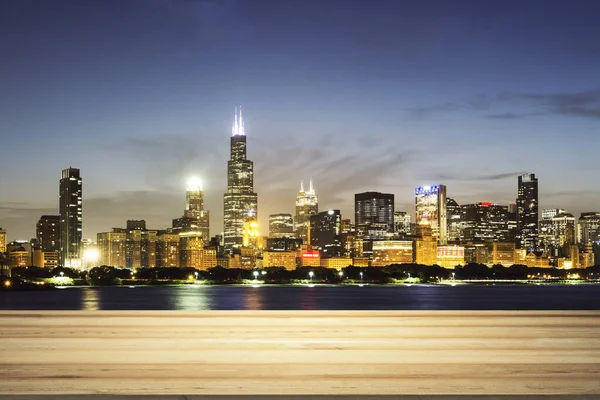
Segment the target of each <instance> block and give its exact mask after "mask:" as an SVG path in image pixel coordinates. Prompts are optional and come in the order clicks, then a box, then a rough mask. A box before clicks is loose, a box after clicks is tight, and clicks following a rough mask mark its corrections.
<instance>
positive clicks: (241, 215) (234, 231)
mask: <svg viewBox="0 0 600 400" xmlns="http://www.w3.org/2000/svg"><path fill="white" fill-rule="evenodd" d="M253 174H254V164H253V163H252V161H250V160H248V159H246V133H245V131H244V122H243V120H242V111H241V109H240V112H239V116H238V113H237V109H236V114H235V120H234V123H233V129H232V136H231V155H230V160H229V161H228V162H227V193H225V195H224V201H223V211H224V215H223V225H224V234H223V237H224V242H225V247H227V248H232V247H238V246H241V245H242V243H243V236H244V227H245V224H246V222H248V221H249V220H252V219H254V220H256V219H257V206H258V195H257V194H256V193H255V192H254V176H253Z"/></svg>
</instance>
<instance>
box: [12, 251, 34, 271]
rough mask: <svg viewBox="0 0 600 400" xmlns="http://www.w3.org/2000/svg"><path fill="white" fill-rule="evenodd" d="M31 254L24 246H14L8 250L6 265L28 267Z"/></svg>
mask: <svg viewBox="0 0 600 400" xmlns="http://www.w3.org/2000/svg"><path fill="white" fill-rule="evenodd" d="M30 260H31V256H30V252H29V251H28V250H27V249H26V248H25V247H19V248H15V249H13V250H11V251H9V252H8V265H9V266H10V267H11V268H14V267H29V265H30V264H31V262H30Z"/></svg>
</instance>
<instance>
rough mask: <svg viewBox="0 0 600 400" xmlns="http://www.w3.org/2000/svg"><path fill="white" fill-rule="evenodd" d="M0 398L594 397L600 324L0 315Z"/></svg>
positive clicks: (482, 316)
mask: <svg viewBox="0 0 600 400" xmlns="http://www.w3.org/2000/svg"><path fill="white" fill-rule="evenodd" d="M0 394H4V395H36V394H37V395H41V394H44V395H59V394H122V395H124V394H147V395H150V394H164V395H215V394H255V395H256V394H280V395H294V394H297V395H319V394H323V395H332V394H338V395H339V394H347V395H367V394H368V395H371V394H381V395H385V394H389V395H400V394H403V395H437V394H449V395H457V394H473V395H474V394H480V395H489V394H498V395H501V394H570V395H583V394H596V395H600V312H594V311H592V312H589V311H558V312H556V311H550V312H548V311H198V312H190V311H0Z"/></svg>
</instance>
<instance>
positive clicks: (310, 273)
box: [308, 271, 315, 283]
mask: <svg viewBox="0 0 600 400" xmlns="http://www.w3.org/2000/svg"><path fill="white" fill-rule="evenodd" d="M314 275H315V273H314V272H312V271H310V272H309V273H308V276H310V281H311V283H312V280H313V276H314Z"/></svg>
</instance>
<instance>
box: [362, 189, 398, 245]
mask: <svg viewBox="0 0 600 400" xmlns="http://www.w3.org/2000/svg"><path fill="white" fill-rule="evenodd" d="M354 224H355V225H356V233H357V236H358V237H359V238H363V239H383V238H385V237H387V236H389V235H390V234H392V233H393V232H394V195H393V194H391V193H380V192H364V193H357V194H355V195H354Z"/></svg>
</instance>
